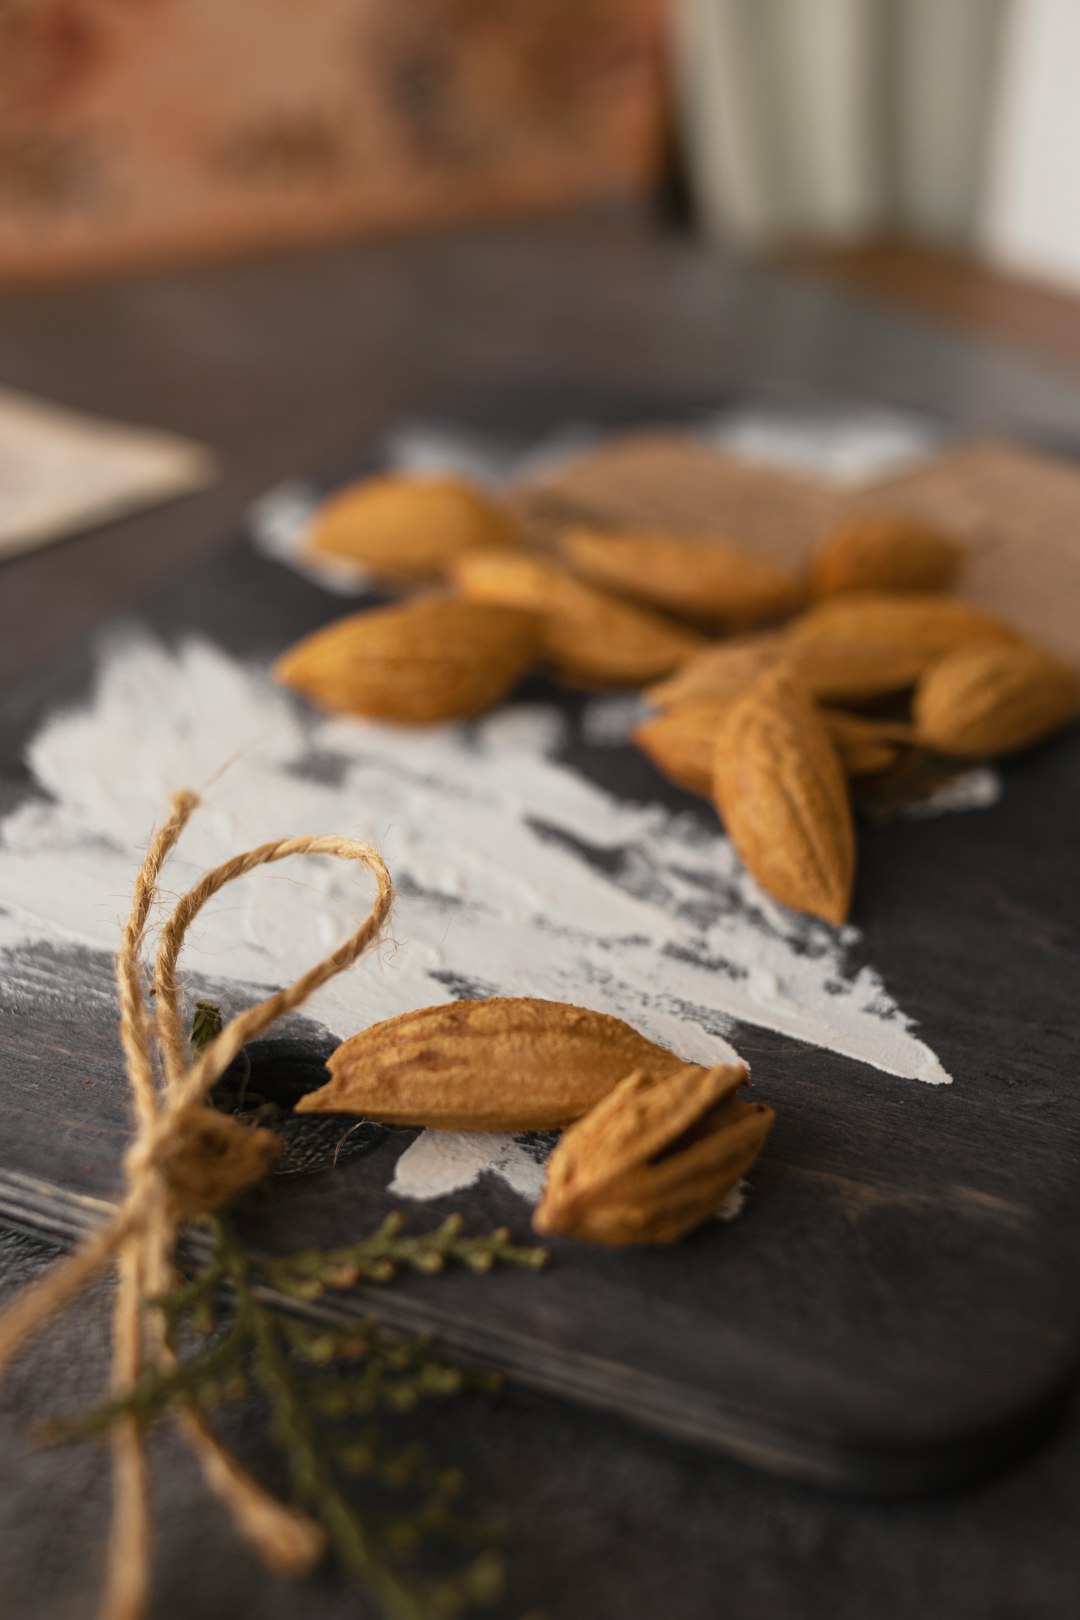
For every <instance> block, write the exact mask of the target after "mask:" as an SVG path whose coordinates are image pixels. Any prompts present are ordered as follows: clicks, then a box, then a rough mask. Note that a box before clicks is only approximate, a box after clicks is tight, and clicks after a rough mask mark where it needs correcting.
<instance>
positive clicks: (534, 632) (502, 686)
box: [274, 597, 540, 725]
mask: <svg viewBox="0 0 1080 1620" xmlns="http://www.w3.org/2000/svg"><path fill="white" fill-rule="evenodd" d="M539 644H540V623H539V620H538V619H537V618H536V616H535V614H531V613H525V612H522V611H520V610H515V609H511V608H501V607H494V606H490V605H488V604H486V603H481V602H461V601H458V600H456V599H450V598H441V597H439V598H431V599H429V600H426V601H416V602H408V603H405V604H403V605H402V606H400V607H386V608H375V609H372V610H370V611H368V612H365V613H352V614H349V616H348V617H347V618H344V619H339V620H337V622H336V623H334V624H330V625H327V626H326V628H325V629H323V630H317V631H316V632H315V633H314V635H311V636H307V637H306V638H305V639H304V640H303V641H300V642H298V643H297V644H296V645H295V646H294V647H290V648H289V650H288V651H287V652H286V653H284V654H283V655H282V656H281V658H279V659H278V661H277V663H276V664H275V666H274V674H275V676H276V677H277V679H278V680H279V681H281V682H282V683H283V684H284V685H286V686H291V687H293V688H294V689H295V690H296V691H298V692H302V693H303V694H304V696H305V697H308V698H310V699H311V700H312V702H314V703H317V704H319V705H320V707H322V708H324V709H332V710H334V711H337V712H340V713H344V714H361V715H367V716H369V717H371V718H372V719H376V720H394V721H397V722H399V723H401V724H404V725H430V724H432V723H434V722H437V721H443V720H456V719H461V718H464V717H466V716H468V715H472V714H478V713H480V712H481V711H482V710H483V709H488V708H490V707H491V706H492V705H493V704H495V703H498V702H499V700H500V699H501V698H503V697H505V696H506V694H507V692H508V691H509V690H510V688H511V687H512V686H513V685H514V683H515V682H516V681H517V680H518V678H519V677H520V676H521V675H522V674H523V673H524V671H525V669H526V668H527V667H528V665H529V664H530V663H531V662H532V660H533V658H534V656H535V654H536V652H537V649H538V647H539Z"/></svg>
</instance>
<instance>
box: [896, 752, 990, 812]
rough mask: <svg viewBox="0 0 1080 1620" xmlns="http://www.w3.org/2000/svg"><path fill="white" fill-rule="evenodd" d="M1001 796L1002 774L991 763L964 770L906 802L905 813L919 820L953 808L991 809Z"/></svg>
mask: <svg viewBox="0 0 1080 1620" xmlns="http://www.w3.org/2000/svg"><path fill="white" fill-rule="evenodd" d="M1000 798H1001V777H1000V776H999V775H998V773H997V771H995V770H992V769H991V767H990V766H989V765H980V766H979V767H978V768H977V769H976V770H973V771H965V772H964V773H963V775H962V776H954V777H953V778H952V780H951V781H949V782H945V783H943V784H942V786H941V787H939V788H935V789H934V791H933V793H930V794H928V795H927V797H926V798H925V799H919V800H917V801H916V802H915V803H914V804H909V805H906V806H905V808H904V810H903V812H902V813H903V814H904V815H905V816H910V817H912V818H913V819H914V820H916V821H921V820H924V819H925V818H926V817H928V816H944V815H948V814H950V812H952V811H954V810H989V809H990V806H991V805H994V804H997V802H998V800H999V799H1000Z"/></svg>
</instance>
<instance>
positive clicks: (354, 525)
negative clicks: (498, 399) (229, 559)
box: [308, 477, 517, 579]
mask: <svg viewBox="0 0 1080 1620" xmlns="http://www.w3.org/2000/svg"><path fill="white" fill-rule="evenodd" d="M516 540H517V534H516V530H515V528H514V525H513V524H512V523H511V521H510V518H509V517H508V516H507V515H506V513H504V512H503V511H502V510H501V509H500V508H499V507H498V506H497V505H496V504H495V502H494V501H492V500H490V499H489V498H488V497H487V496H485V495H483V494H481V492H480V491H479V490H476V489H473V488H472V486H471V485H469V484H465V483H462V482H460V481H459V480H457V479H437V480H436V479H432V480H430V481H428V480H425V479H411V478H395V477H387V478H369V479H365V480H364V481H363V482H362V483H358V484H350V485H349V487H348V488H347V489H343V490H341V491H340V492H339V493H338V494H336V495H332V496H331V497H330V498H329V499H328V500H326V501H324V502H323V504H322V505H321V506H320V507H319V509H318V511H317V512H316V513H315V515H314V517H313V518H312V525H311V529H310V531H309V535H308V545H309V546H310V547H311V549H312V550H313V551H317V552H323V553H324V554H329V555H331V556H334V557H347V558H348V559H349V561H350V562H355V563H358V564H360V565H361V566H362V567H364V568H367V569H370V570H371V572H372V573H375V574H380V575H383V576H386V577H390V578H398V579H438V578H440V577H441V576H442V575H443V574H444V573H445V572H446V569H447V568H448V567H449V565H450V564H451V563H452V562H454V561H455V559H456V558H458V557H461V556H464V555H465V554H466V553H467V552H470V551H491V550H500V549H505V548H506V547H510V546H513V545H514V544H515V543H516Z"/></svg>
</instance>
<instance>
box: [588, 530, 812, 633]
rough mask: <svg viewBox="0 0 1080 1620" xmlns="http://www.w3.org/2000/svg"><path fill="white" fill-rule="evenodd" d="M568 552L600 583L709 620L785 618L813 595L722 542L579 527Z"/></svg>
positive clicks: (739, 622)
mask: <svg viewBox="0 0 1080 1620" xmlns="http://www.w3.org/2000/svg"><path fill="white" fill-rule="evenodd" d="M560 550H561V552H562V555H563V557H564V558H565V560H566V561H567V562H568V563H569V564H570V567H571V568H573V569H574V570H575V572H577V573H579V574H584V575H585V577H586V578H587V579H590V580H593V581H595V582H596V583H597V584H598V585H603V586H606V587H608V588H610V589H611V590H613V591H618V592H619V593H620V595H623V596H632V597H635V598H637V599H638V600H639V601H642V602H647V603H649V604H650V605H651V606H652V607H656V608H660V609H661V610H663V611H665V612H668V613H673V614H675V615H676V616H677V617H679V618H685V619H692V620H695V621H700V622H701V623H704V624H708V625H714V626H723V627H725V628H731V627H738V626H746V625H754V624H764V623H768V622H769V621H771V620H776V619H785V618H787V617H789V615H790V614H792V613H794V612H796V610H797V609H798V608H799V607H801V606H802V602H803V598H804V595H805V592H804V589H803V587H802V585H801V584H800V583H799V581H798V580H796V579H794V578H793V577H792V576H791V575H790V574H787V573H785V572H784V570H783V569H782V568H777V567H776V565H775V563H770V562H765V561H764V560H763V559H762V558H760V557H754V556H751V555H750V554H749V553H748V552H745V551H740V550H738V549H737V548H736V547H735V546H732V545H728V544H726V543H724V542H723V541H720V540H715V541H713V540H699V539H689V538H687V537H686V536H685V535H673V534H605V533H603V532H601V531H599V530H596V529H572V530H571V531H570V532H569V533H567V534H565V535H563V537H562V539H561V541H560Z"/></svg>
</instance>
